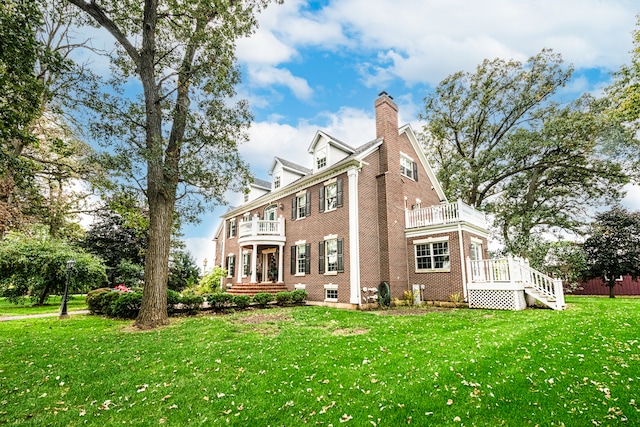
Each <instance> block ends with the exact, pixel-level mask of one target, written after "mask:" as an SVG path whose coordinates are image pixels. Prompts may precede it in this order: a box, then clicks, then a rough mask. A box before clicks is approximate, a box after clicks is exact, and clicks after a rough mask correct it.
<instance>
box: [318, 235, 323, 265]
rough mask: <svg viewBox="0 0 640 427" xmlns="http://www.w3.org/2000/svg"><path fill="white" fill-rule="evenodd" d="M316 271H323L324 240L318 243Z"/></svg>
mask: <svg viewBox="0 0 640 427" xmlns="http://www.w3.org/2000/svg"><path fill="white" fill-rule="evenodd" d="M318 273H324V241H322V242H320V243H318Z"/></svg>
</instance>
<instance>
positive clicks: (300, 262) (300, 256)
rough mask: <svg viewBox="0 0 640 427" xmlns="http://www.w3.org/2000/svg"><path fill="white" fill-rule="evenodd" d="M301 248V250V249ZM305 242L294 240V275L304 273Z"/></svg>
mask: <svg viewBox="0 0 640 427" xmlns="http://www.w3.org/2000/svg"><path fill="white" fill-rule="evenodd" d="M301 249H302V250H301ZM306 250H307V242H302V243H297V242H296V274H295V275H296V276H304V275H305V266H306V262H307V252H306Z"/></svg>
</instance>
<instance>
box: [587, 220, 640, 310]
mask: <svg viewBox="0 0 640 427" xmlns="http://www.w3.org/2000/svg"><path fill="white" fill-rule="evenodd" d="M584 251H585V253H586V257H587V276H588V277H589V278H594V277H601V278H602V279H603V280H604V281H605V285H606V286H608V287H609V297H610V298H613V297H614V295H615V291H614V287H615V284H616V279H617V278H618V277H619V276H623V275H627V274H629V275H631V276H632V277H634V278H638V276H640V212H629V211H628V210H626V209H624V208H621V207H615V208H613V209H611V210H610V211H607V212H603V213H600V214H598V215H597V216H596V219H595V221H594V222H593V223H592V225H591V229H590V233H589V237H588V238H587V239H586V240H585V242H584Z"/></svg>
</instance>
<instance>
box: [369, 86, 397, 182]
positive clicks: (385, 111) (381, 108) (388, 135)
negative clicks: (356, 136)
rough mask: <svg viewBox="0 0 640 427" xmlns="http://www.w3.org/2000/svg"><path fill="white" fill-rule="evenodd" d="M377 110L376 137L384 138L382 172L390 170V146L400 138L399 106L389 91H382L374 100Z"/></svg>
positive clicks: (381, 152)
mask: <svg viewBox="0 0 640 427" xmlns="http://www.w3.org/2000/svg"><path fill="white" fill-rule="evenodd" d="M374 107H375V112H376V138H384V143H383V144H382V145H381V146H380V173H385V172H387V171H388V170H389V156H388V148H389V146H393V145H395V144H394V143H395V140H396V138H398V106H397V105H396V103H395V102H393V98H392V97H391V96H389V94H387V92H384V91H382V92H380V94H379V95H378V98H377V99H376V101H375V102H374Z"/></svg>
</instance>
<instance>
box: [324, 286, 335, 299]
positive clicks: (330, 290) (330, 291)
mask: <svg viewBox="0 0 640 427" xmlns="http://www.w3.org/2000/svg"><path fill="white" fill-rule="evenodd" d="M329 295H332V296H331V297H330V296H329ZM333 295H335V296H333ZM324 300H325V302H338V285H336V284H333V283H329V284H326V285H324Z"/></svg>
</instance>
